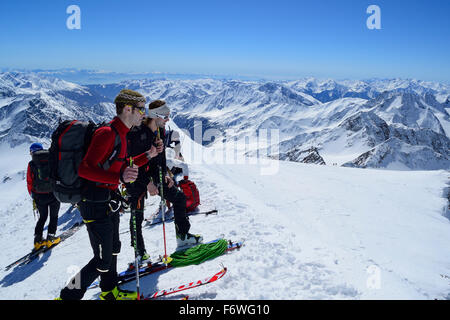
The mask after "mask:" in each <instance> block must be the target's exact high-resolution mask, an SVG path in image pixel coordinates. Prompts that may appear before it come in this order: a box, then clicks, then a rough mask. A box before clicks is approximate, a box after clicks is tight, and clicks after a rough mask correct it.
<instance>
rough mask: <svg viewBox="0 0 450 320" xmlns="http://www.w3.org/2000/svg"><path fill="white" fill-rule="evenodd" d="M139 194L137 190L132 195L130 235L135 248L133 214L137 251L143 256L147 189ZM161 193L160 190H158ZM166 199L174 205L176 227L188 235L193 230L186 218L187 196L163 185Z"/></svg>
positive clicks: (174, 188)
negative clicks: (134, 224)
mask: <svg viewBox="0 0 450 320" xmlns="http://www.w3.org/2000/svg"><path fill="white" fill-rule="evenodd" d="M140 191H141V192H140V193H139V192H137V191H136V190H135V189H133V191H132V192H131V195H130V208H131V216H130V234H131V246H132V247H134V226H133V214H135V216H136V234H137V249H138V254H142V253H143V252H144V251H145V244H144V239H143V236H142V222H143V220H144V202H145V195H146V192H147V189H145V190H140ZM158 191H159V192H161V190H160V189H158ZM163 192H164V199H165V200H168V201H169V202H171V203H172V204H173V214H174V218H175V227H176V229H177V232H178V233H182V234H186V233H188V232H189V229H190V228H191V224H190V222H189V218H188V217H187V216H186V196H185V195H184V193H183V192H182V191H180V190H179V189H178V188H177V187H175V186H173V187H172V188H169V187H168V186H167V183H164V185H163Z"/></svg>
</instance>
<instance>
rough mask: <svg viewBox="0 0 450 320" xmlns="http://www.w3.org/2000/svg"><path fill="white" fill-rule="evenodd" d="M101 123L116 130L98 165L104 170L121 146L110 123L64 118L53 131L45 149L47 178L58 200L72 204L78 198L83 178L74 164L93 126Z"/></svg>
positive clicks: (79, 198)
mask: <svg viewBox="0 0 450 320" xmlns="http://www.w3.org/2000/svg"><path fill="white" fill-rule="evenodd" d="M104 126H110V127H111V128H113V130H114V131H115V133H116V139H115V141H114V149H113V152H112V153H111V156H110V157H109V158H108V160H107V161H106V162H105V163H104V164H103V165H102V168H103V169H104V170H108V169H109V167H110V166H111V164H112V163H113V162H114V161H116V160H117V159H118V156H119V153H120V149H121V141H120V136H119V133H118V132H117V130H116V129H115V128H114V126H111V125H110V124H105V123H101V124H98V125H97V124H95V123H94V122H92V121H79V120H66V121H64V122H62V123H60V124H59V126H58V127H57V128H56V130H55V131H54V132H53V134H52V143H51V146H50V149H49V154H50V159H49V160H50V162H49V163H50V180H51V182H52V187H53V194H54V195H55V197H56V198H57V199H58V200H59V201H60V202H63V203H72V204H76V203H78V202H80V201H81V198H82V196H81V194H82V190H83V187H84V186H85V184H86V180H84V179H82V178H81V177H80V176H79V175H78V167H79V166H80V163H81V161H82V160H83V158H84V156H85V154H86V152H87V150H88V147H89V144H90V142H91V139H92V136H93V134H94V132H95V130H97V129H98V128H100V127H104Z"/></svg>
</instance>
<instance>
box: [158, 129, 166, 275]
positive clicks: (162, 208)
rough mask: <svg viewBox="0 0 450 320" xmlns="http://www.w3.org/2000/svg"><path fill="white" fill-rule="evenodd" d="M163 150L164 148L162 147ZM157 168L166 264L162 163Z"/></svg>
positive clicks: (159, 136) (159, 134) (159, 137)
mask: <svg viewBox="0 0 450 320" xmlns="http://www.w3.org/2000/svg"><path fill="white" fill-rule="evenodd" d="M158 139H161V133H160V131H159V128H158ZM164 151H165V149H164ZM158 168H159V190H160V191H159V195H160V197H161V205H160V206H161V213H162V225H163V240H164V258H163V262H164V264H165V265H166V266H167V265H168V264H169V262H168V260H169V259H168V257H167V246H166V223H165V222H166V214H165V211H166V208H165V202H164V182H163V174H162V165H161V163H160V164H159V166H158Z"/></svg>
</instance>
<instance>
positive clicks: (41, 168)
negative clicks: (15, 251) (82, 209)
mask: <svg viewBox="0 0 450 320" xmlns="http://www.w3.org/2000/svg"><path fill="white" fill-rule="evenodd" d="M30 155H31V157H32V160H31V161H30V162H29V163H28V168H27V189H28V193H29V194H30V196H31V197H32V198H33V202H34V203H33V206H34V205H36V209H37V211H38V212H39V219H38V221H37V223H36V227H35V228H34V250H39V249H40V248H42V247H43V246H47V247H51V246H53V245H55V244H57V243H59V242H60V241H61V239H60V238H59V237H57V236H56V229H57V227H58V213H59V208H60V205H61V204H60V202H59V201H58V200H57V199H56V198H55V196H54V195H53V192H51V185H50V179H49V170H50V169H49V167H48V150H44V148H43V146H42V144H40V143H39V142H35V143H33V144H32V145H31V146H30ZM49 213H50V222H49V223H48V229H47V239H46V240H44V239H43V238H42V234H43V232H44V225H45V222H46V221H47V218H48V215H49Z"/></svg>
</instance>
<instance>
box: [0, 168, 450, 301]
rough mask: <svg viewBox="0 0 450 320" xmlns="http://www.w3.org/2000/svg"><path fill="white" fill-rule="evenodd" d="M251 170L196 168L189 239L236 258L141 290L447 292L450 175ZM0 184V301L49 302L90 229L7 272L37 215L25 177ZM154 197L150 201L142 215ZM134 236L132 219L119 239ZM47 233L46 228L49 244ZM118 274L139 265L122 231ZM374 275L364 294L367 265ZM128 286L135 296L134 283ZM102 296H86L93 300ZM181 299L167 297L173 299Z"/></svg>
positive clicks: (81, 256)
mask: <svg viewBox="0 0 450 320" xmlns="http://www.w3.org/2000/svg"><path fill="white" fill-rule="evenodd" d="M259 169H260V168H259V167H258V166H255V165H191V166H190V171H191V175H190V177H191V179H192V180H193V181H194V182H195V183H196V184H197V186H198V188H199V190H200V197H201V202H202V205H201V207H200V210H202V211H203V210H209V209H213V208H216V209H218V210H219V213H218V214H217V215H210V216H201V215H198V216H193V217H191V218H190V221H191V225H192V227H191V232H193V233H200V234H202V235H203V236H204V239H205V241H209V240H212V239H215V238H217V237H218V236H219V235H221V234H223V235H224V236H225V237H226V238H229V239H232V240H235V241H238V240H245V245H244V247H242V248H241V249H240V250H239V251H238V252H232V253H230V254H227V255H225V256H221V257H218V258H216V259H214V260H210V261H207V262H205V263H202V264H201V265H198V266H189V267H183V268H178V269H171V270H168V271H165V272H160V273H157V274H154V275H150V276H146V277H143V278H141V288H142V292H143V293H144V294H149V293H153V292H154V291H156V290H160V289H167V288H170V287H172V286H175V285H180V284H184V283H186V282H190V281H194V280H198V279H203V278H205V276H207V275H210V274H211V275H212V274H213V273H215V272H217V271H218V270H219V268H220V265H221V264H223V265H225V266H226V267H228V272H227V275H226V276H225V277H224V278H223V279H221V280H220V281H218V282H216V283H214V284H211V285H207V286H202V287H199V288H196V289H192V290H189V291H186V293H188V292H189V293H188V294H189V295H190V299H434V298H445V297H446V295H447V294H448V293H449V292H450V290H449V289H448V284H449V283H448V279H446V278H445V277H443V276H442V275H444V276H445V275H449V274H450V267H449V266H450V257H449V256H448V255H447V254H444V253H445V251H446V249H445V248H446V244H447V243H448V241H450V232H449V231H450V221H449V219H448V218H446V217H444V215H443V214H442V208H443V207H444V206H445V205H446V199H445V198H443V196H442V189H443V188H444V186H445V183H446V182H447V180H448V173H447V172H445V171H432V172H395V171H387V170H362V169H352V168H337V167H328V166H316V165H306V164H297V163H289V162H280V169H279V172H278V173H277V175H275V176H262V175H260V174H259ZM9 175H10V176H11V177H12V179H10V180H8V181H6V182H5V183H2V184H1V185H0V192H1V194H2V200H4V203H5V205H4V206H3V208H2V209H1V211H0V228H1V230H2V231H1V234H0V245H1V248H0V249H1V251H2V252H3V255H2V258H1V261H0V262H1V265H0V266H1V267H2V268H1V270H0V299H53V298H55V297H57V296H58V295H59V290H60V289H61V288H62V287H63V286H64V284H65V283H66V281H68V280H69V279H70V277H71V275H73V274H74V273H75V272H76V271H77V268H80V267H83V266H84V265H85V264H86V263H87V262H88V261H89V260H90V259H91V258H92V249H91V247H90V245H89V239H88V235H87V232H86V229H85V227H82V228H81V230H79V231H78V232H77V233H75V235H73V236H72V237H71V238H69V239H67V240H66V241H64V242H63V243H61V244H60V245H58V246H57V247H55V248H54V249H53V250H51V251H50V252H48V253H46V254H44V255H43V256H42V257H40V258H39V259H37V260H35V261H33V262H32V263H30V264H28V265H25V266H22V267H18V268H15V269H11V270H10V271H5V270H4V266H6V265H7V264H9V263H11V262H12V261H14V260H15V259H17V258H19V257H20V256H22V255H24V254H25V253H27V252H28V251H29V250H30V249H31V247H32V241H33V230H34V224H35V222H34V218H33V214H32V207H31V200H30V198H29V197H28V195H27V193H26V183H25V181H24V180H23V175H21V174H20V173H18V174H14V171H11V170H9ZM158 203H159V197H150V198H149V199H147V207H146V211H145V216H146V217H148V216H149V215H151V214H152V213H153V212H155V210H156V209H157V206H158ZM68 209H69V205H66V204H64V205H63V206H62V208H61V211H60V220H59V223H60V225H59V227H58V230H59V231H62V230H65V229H67V228H68V227H69V226H70V225H72V224H73V223H74V222H75V221H78V220H79V214H78V211H77V210H76V209H75V210H72V211H70V210H68ZM128 228H129V214H128V213H125V214H124V215H123V216H122V218H121V226H120V230H121V231H126V230H128ZM166 233H167V246H168V248H167V249H168V253H171V252H173V251H175V248H176V242H175V230H174V225H173V222H169V223H167V224H166ZM143 234H144V238H145V241H146V247H147V251H148V252H149V253H150V255H151V257H152V258H156V257H157V256H158V255H160V254H163V239H162V226H161V225H157V226H153V227H147V226H144V227H143ZM45 235H46V231H44V236H45ZM121 242H122V250H121V254H120V255H119V257H118V268H119V270H120V271H121V270H123V269H124V268H125V267H126V265H127V263H128V262H131V261H132V260H133V259H134V251H133V248H132V247H131V246H130V236H129V233H125V234H122V235H121ZM374 266H375V267H376V268H377V270H379V274H380V286H379V288H378V289H377V288H375V289H373V288H369V287H368V284H367V283H368V279H369V278H370V274H369V273H368V272H367V270H368V269H367V268H368V267H374ZM123 287H124V288H125V289H133V288H135V283H134V282H130V283H128V284H126V285H124V286H123ZM98 295H99V289H93V290H88V291H87V293H86V295H85V296H84V299H98ZM177 297H178V296H177V295H175V296H172V297H170V296H169V297H167V299H174V298H177Z"/></svg>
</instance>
